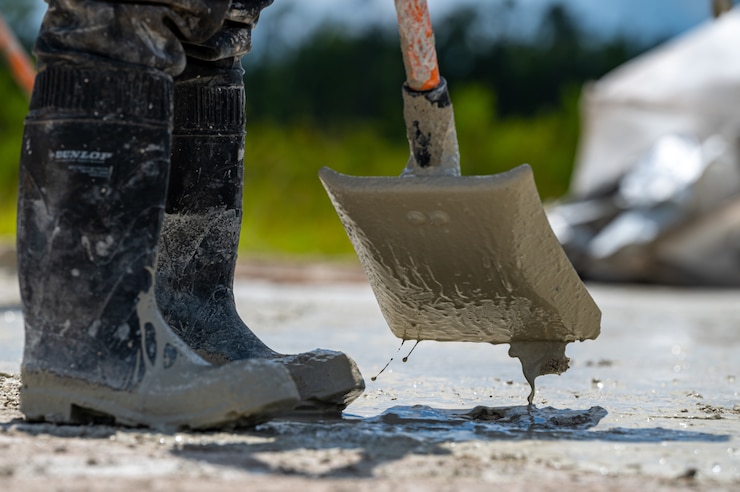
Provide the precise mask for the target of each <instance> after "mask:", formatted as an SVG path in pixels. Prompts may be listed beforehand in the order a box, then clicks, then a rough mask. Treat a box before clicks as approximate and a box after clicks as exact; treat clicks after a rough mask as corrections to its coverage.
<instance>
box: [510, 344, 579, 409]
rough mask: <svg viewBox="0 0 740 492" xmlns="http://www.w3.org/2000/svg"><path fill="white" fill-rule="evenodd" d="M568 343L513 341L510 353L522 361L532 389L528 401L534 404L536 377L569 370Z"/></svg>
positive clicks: (525, 375) (523, 369)
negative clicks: (566, 350) (566, 347)
mask: <svg viewBox="0 0 740 492" xmlns="http://www.w3.org/2000/svg"><path fill="white" fill-rule="evenodd" d="M566 345H567V344H566V343H561V342H511V346H510V348H509V355H510V356H511V357H516V358H518V359H519V361H520V362H521V363H522V371H523V372H524V378H525V379H526V380H527V382H528V383H529V387H530V389H531V391H530V392H529V396H527V401H528V402H529V404H530V405H531V404H532V401H533V400H534V393H535V385H534V382H535V379H537V377H538V376H544V375H546V374H558V375H560V374H562V373H564V372H565V371H567V370H568V368H569V367H570V366H569V362H570V359H568V358H567V357H566V356H565V346H566Z"/></svg>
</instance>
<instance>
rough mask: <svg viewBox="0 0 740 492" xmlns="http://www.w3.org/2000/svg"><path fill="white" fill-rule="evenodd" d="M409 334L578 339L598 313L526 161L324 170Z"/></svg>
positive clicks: (398, 323)
mask: <svg viewBox="0 0 740 492" xmlns="http://www.w3.org/2000/svg"><path fill="white" fill-rule="evenodd" d="M319 177H320V178H321V181H322V182H323V184H324V187H325V188H326V190H327V192H328V193H329V197H330V198H331V201H332V203H333V204H334V207H335V209H336V211H337V213H338V214H339V217H340V218H341V220H342V223H343V225H344V227H345V230H346V231H347V234H348V236H349V238H350V240H351V241H352V244H353V245H354V248H355V251H356V252H357V255H358V257H359V259H360V262H361V264H362V266H363V268H364V270H365V273H366V274H367V277H368V280H369V282H370V285H371V287H372V289H373V292H374V294H375V297H376V298H377V300H378V304H379V306H380V309H381V311H382V313H383V316H384V317H385V319H386V321H387V323H388V325H389V327H390V329H391V331H392V332H393V334H394V335H396V336H397V337H398V338H401V339H403V340H437V341H460V342H487V343H496V344H498V343H511V342H532V341H537V342H540V341H559V342H572V341H576V340H585V339H593V338H596V337H597V336H598V335H599V331H600V323H601V312H600V311H599V308H598V307H597V306H596V304H595V303H594V301H593V299H592V298H591V296H590V295H589V293H588V291H587V290H586V288H585V286H584V285H583V283H582V282H581V280H580V278H579V277H578V275H577V274H576V272H575V270H574V269H573V266H572V265H571V263H570V261H569V260H568V258H567V257H566V255H565V253H564V252H563V249H562V247H561V246H560V243H559V242H558V240H557V238H556V237H555V235H554V234H553V232H552V229H551V228H550V225H549V223H548V221H547V217H546V215H545V212H544V210H543V208H542V203H541V202H540V199H539V195H538V194H537V189H536V186H535V183H534V178H533V175H532V170H531V169H530V167H529V166H527V165H523V166H519V167H517V168H515V169H513V170H511V171H508V172H506V173H501V174H496V175H490V176H462V177H445V176H434V177H402V178H397V177H351V176H346V175H343V174H339V173H336V172H334V171H332V170H330V169H328V168H324V169H322V170H321V171H320V173H319Z"/></svg>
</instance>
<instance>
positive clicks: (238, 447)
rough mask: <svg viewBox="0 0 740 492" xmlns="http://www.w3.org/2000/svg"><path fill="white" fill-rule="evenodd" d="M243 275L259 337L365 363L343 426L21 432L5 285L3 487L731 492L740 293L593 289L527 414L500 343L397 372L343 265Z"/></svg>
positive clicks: (15, 325) (369, 303) (386, 340)
mask: <svg viewBox="0 0 740 492" xmlns="http://www.w3.org/2000/svg"><path fill="white" fill-rule="evenodd" d="M245 269H247V267H246V266H245V267H243V269H242V271H245ZM248 269H249V273H250V274H251V275H250V280H247V279H244V278H242V279H240V280H239V281H238V283H237V286H236V296H237V300H238V307H239V310H240V312H241V313H242V316H243V317H244V318H245V320H246V321H247V322H248V324H250V326H252V327H253V329H255V331H257V332H258V333H259V334H260V335H261V336H262V338H263V339H264V340H265V341H267V342H268V343H269V344H270V345H272V346H273V347H274V348H275V349H277V350H280V351H282V352H299V351H305V350H309V349H313V348H315V347H324V348H334V349H338V350H343V351H346V352H347V353H349V354H350V355H352V356H353V357H354V358H355V360H356V361H357V362H358V364H359V366H360V369H361V370H362V371H363V374H364V375H365V378H366V381H367V385H368V388H367V391H366V392H365V394H364V395H363V396H362V397H360V399H359V400H358V401H357V402H355V403H354V404H353V405H351V406H350V407H349V408H348V409H347V411H346V412H345V415H344V417H343V418H342V419H298V418H291V419H282V420H276V421H272V422H269V423H267V424H263V425H260V426H258V427H256V428H251V429H239V430H232V431H224V432H213V433H191V432H183V433H176V434H160V433H156V432H149V431H146V430H140V429H139V430H137V429H126V428H115V427H106V426H53V425H47V424H30V423H26V422H24V421H23V419H22V415H21V414H20V413H19V412H18V399H17V398H18V397H17V388H18V386H19V384H20V383H19V381H18V378H17V376H16V375H17V373H18V372H19V364H20V358H21V352H22V343H23V339H22V319H21V314H20V311H19V309H18V293H17V289H16V287H15V279H14V276H13V274H12V273H10V272H8V271H6V273H5V274H3V276H2V278H0V490H129V489H133V488H134V487H135V488H137V489H140V490H165V489H166V490H170V489H176V490H202V489H203V488H204V487H208V488H209V489H210V488H213V489H215V490H232V489H233V490H237V489H239V490H243V489H245V488H247V489H249V490H286V489H289V488H294V487H295V488H300V489H303V490H337V491H339V490H360V491H364V490H368V491H369V490H372V491H374V492H377V491H384V490H404V491H405V490H417V489H418V490H490V489H491V488H493V487H496V488H499V487H506V489H508V490H514V491H517V490H522V491H523V490H531V489H532V488H536V489H537V490H559V491H564V490H568V491H571V490H584V491H585V490H588V491H599V490H608V491H612V490H626V489H630V488H635V489H637V488H639V490H713V491H714V490H728V491H729V490H740V397H739V394H740V381H738V378H740V303H738V300H739V299H740V292H738V291H736V290H673V289H665V288H648V287H634V286H607V285H590V286H589V289H590V291H591V292H592V294H593V296H594V298H595V300H596V301H597V303H598V304H599V306H600V307H601V309H602V311H603V327H602V335H601V337H600V338H599V339H597V340H596V341H589V342H584V343H577V344H573V345H571V346H570V347H569V348H568V351H567V353H568V355H569V356H570V357H571V358H572V367H571V369H570V370H569V371H568V372H566V373H564V374H563V375H562V376H546V377H542V378H539V379H538V388H537V393H536V397H535V405H536V407H535V408H534V410H532V412H528V411H527V407H526V396H527V394H528V392H529V387H528V385H527V384H526V382H525V380H524V378H523V376H522V374H521V370H520V367H519V363H518V361H517V360H515V359H510V358H509V357H508V355H507V349H508V347H507V346H491V345H485V344H453V343H448V344H442V343H434V342H423V343H421V344H420V345H419V346H418V347H417V348H416V350H415V351H414V352H413V354H412V355H411V356H410V357H409V359H408V362H406V363H404V362H402V359H403V357H405V356H406V355H407V354H408V352H409V351H410V350H411V347H412V344H409V343H407V344H405V345H404V346H403V347H401V348H400V349H399V346H400V341H399V340H397V339H395V338H394V337H393V335H392V334H391V333H390V331H389V330H388V328H387V327H386V325H385V323H384V320H383V318H382V316H381V314H380V311H379V310H378V308H377V305H376V304H375V300H374V298H373V296H372V293H371V291H370V289H369V287H368V286H367V285H366V284H365V283H364V282H363V281H362V280H361V275H358V274H357V271H356V270H353V268H351V267H350V268H349V269H348V270H336V269H334V268H333V269H329V270H327V269H324V268H320V267H316V268H310V269H306V268H303V269H300V268H282V269H276V268H267V269H265V268H258V267H256V266H254V265H252V266H251V267H249V268H248ZM270 272H272V273H270ZM276 272H277V273H276ZM327 272H328V273H327ZM255 277H256V278H255ZM390 358H393V359H394V360H393V361H392V362H391V364H390V366H389V368H388V369H387V370H386V371H385V372H383V373H382V374H381V375H380V376H379V377H378V378H377V380H376V381H372V380H371V377H372V376H375V375H376V374H377V373H378V372H379V371H380V370H381V369H382V368H383V366H384V365H385V364H386V363H387V362H388V361H389V359H390Z"/></svg>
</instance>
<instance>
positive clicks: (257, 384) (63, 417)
mask: <svg viewBox="0 0 740 492" xmlns="http://www.w3.org/2000/svg"><path fill="white" fill-rule="evenodd" d="M172 91H173V82H172V78H171V77H170V76H169V75H166V74H165V73H163V72H161V71H159V70H154V69H149V68H146V67H143V66H136V65H129V64H117V63H114V62H111V61H108V60H102V59H99V60H97V61H94V63H93V62H90V61H86V59H82V60H78V59H77V58H75V57H73V56H70V55H68V56H65V57H64V58H62V57H44V58H41V67H40V72H39V74H38V76H37V79H36V85H35V88H34V93H33V96H32V101H31V108H30V113H29V116H28V118H27V120H26V127H25V134H24V139H23V150H22V157H21V170H20V190H19V209H18V266H19V277H20V287H21V295H22V303H23V315H24V321H25V334H26V344H25V352H24V355H23V363H22V367H21V377H22V382H23V386H22V388H21V411H22V412H23V413H24V414H25V416H26V417H27V418H28V419H29V420H34V421H38V420H44V421H51V422H64V423H68V422H85V421H90V420H92V421H96V420H98V419H104V420H105V421H106V422H112V421H115V422H116V423H119V424H124V425H131V426H139V425H144V426H151V427H155V428H164V429H172V428H183V427H184V428H210V427H215V426H220V425H226V424H242V423H253V422H258V421H263V420H266V419H268V418H270V417H271V416H273V415H274V414H276V413H282V412H284V411H286V410H290V409H291V408H293V407H294V406H295V404H296V403H297V401H298V394H297V391H296V388H295V385H294V383H293V381H292V378H291V377H290V374H289V373H288V371H287V370H285V368H284V367H282V365H281V364H279V363H275V362H272V361H265V360H253V361H252V360H250V361H239V362H235V363H231V364H228V365H224V366H218V367H217V366H213V365H211V364H208V363H207V362H205V361H204V360H203V359H201V358H200V357H198V356H197V355H196V354H194V353H193V352H192V351H191V350H190V349H189V348H188V347H187V345H185V344H184V343H183V342H182V341H181V340H180V339H178V338H177V336H175V334H174V333H173V332H172V331H171V330H170V328H169V327H168V325H167V323H166V322H165V321H164V320H163V319H162V317H161V314H160V312H159V310H158V308H157V306H156V303H155V298H154V286H153V280H154V279H153V277H154V263H155V250H156V245H157V241H158V237H159V233H160V229H161V222H162V216H163V209H164V203H165V198H166V186H167V180H168V168H169V157H170V133H171V128H172V123H171V121H172Z"/></svg>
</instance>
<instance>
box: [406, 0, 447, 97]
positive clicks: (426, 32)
mask: <svg viewBox="0 0 740 492" xmlns="http://www.w3.org/2000/svg"><path fill="white" fill-rule="evenodd" d="M395 2H396V15H397V17H398V31H399V32H400V34H401V51H402V52H403V64H404V67H405V68H406V83H407V84H408V86H409V87H410V88H411V89H413V90H416V91H429V90H432V89H435V88H436V87H437V86H439V84H440V82H441V80H440V75H439V65H438V63H437V50H436V48H435V46H434V31H433V30H432V20H431V17H430V16H429V8H428V7H427V2H426V0H395Z"/></svg>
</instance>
